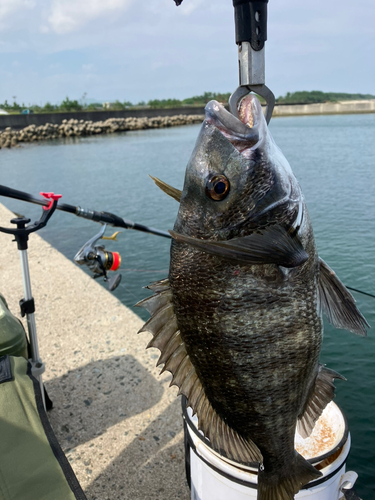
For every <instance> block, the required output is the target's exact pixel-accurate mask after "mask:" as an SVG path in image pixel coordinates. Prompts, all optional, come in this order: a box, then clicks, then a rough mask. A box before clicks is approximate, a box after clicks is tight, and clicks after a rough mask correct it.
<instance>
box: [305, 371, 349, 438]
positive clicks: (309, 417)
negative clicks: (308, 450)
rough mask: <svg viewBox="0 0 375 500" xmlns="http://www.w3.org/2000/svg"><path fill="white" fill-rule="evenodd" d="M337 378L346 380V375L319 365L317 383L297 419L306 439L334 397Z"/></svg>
mask: <svg viewBox="0 0 375 500" xmlns="http://www.w3.org/2000/svg"><path fill="white" fill-rule="evenodd" d="M335 378H337V379H340V380H346V379H345V377H343V376H342V375H340V374H339V373H337V372H335V371H334V370H330V369H329V368H327V367H326V366H324V365H319V371H318V375H317V376H316V379H315V384H314V385H313V387H312V391H311V392H310V395H309V397H308V399H307V401H306V404H305V407H304V409H303V412H302V414H301V415H300V416H299V417H298V420H297V430H298V433H299V435H300V436H301V437H303V438H304V439H306V438H307V437H309V436H310V434H311V433H312V431H313V429H314V426H315V423H316V422H317V420H318V419H319V417H320V415H321V414H322V413H323V410H324V408H325V407H326V406H327V404H328V403H330V402H331V401H332V399H333V398H334V396H335V386H334V384H333V381H334V379H335Z"/></svg>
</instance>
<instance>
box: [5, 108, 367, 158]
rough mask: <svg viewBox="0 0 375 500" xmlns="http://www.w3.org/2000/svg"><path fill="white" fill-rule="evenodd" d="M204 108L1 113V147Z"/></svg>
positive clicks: (163, 121)
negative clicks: (27, 113) (23, 113)
mask: <svg viewBox="0 0 375 500" xmlns="http://www.w3.org/2000/svg"><path fill="white" fill-rule="evenodd" d="M358 113H375V99H369V100H362V101H343V102H336V103H318V104H294V105H277V106H275V108H274V111H273V116H274V117H277V116H302V115H332V114H358ZM203 118H204V108H203V107H202V108H200V107H194V106H187V107H184V108H170V109H151V108H144V109H132V110H130V109H129V110H123V111H92V112H78V113H49V114H30V115H0V149H1V148H10V147H14V146H17V144H18V143H21V142H39V141H44V140H48V139H57V138H60V137H82V136H87V135H94V134H103V133H106V134H109V133H113V132H122V131H126V130H142V129H148V128H163V127H173V126H178V125H190V124H193V123H200V122H201V121H202V120H203Z"/></svg>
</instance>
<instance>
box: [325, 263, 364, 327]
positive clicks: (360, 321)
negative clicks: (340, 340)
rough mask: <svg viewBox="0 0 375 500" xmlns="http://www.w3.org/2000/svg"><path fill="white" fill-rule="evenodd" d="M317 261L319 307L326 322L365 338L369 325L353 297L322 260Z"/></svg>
mask: <svg viewBox="0 0 375 500" xmlns="http://www.w3.org/2000/svg"><path fill="white" fill-rule="evenodd" d="M319 260H320V275H319V286H318V297H319V305H320V308H321V309H323V310H324V312H325V313H326V315H327V318H328V321H329V322H330V323H331V324H332V325H333V326H335V327H336V328H342V329H343V330H349V331H350V332H353V333H356V334H357V335H362V336H366V335H367V331H366V326H367V327H369V324H368V323H367V321H366V320H365V318H364V317H363V316H362V314H361V313H360V312H359V310H358V308H357V306H356V305H355V300H354V297H353V296H352V294H351V293H350V292H349V291H348V289H347V288H346V287H345V285H344V284H343V283H341V281H340V280H339V279H338V277H337V276H336V274H335V272H334V271H332V269H331V268H330V267H329V266H328V265H327V264H326V263H325V262H324V260H322V259H319Z"/></svg>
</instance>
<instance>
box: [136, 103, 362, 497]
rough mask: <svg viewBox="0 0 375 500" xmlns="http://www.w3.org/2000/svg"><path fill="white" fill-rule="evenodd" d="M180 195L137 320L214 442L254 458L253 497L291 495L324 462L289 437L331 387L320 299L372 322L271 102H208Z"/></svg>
mask: <svg viewBox="0 0 375 500" xmlns="http://www.w3.org/2000/svg"><path fill="white" fill-rule="evenodd" d="M153 180H154V181H155V182H156V184H157V185H158V186H159V187H160V188H161V189H163V191H165V192H166V193H167V194H168V195H170V196H172V197H173V198H174V199H175V200H177V201H178V202H179V210H178V214H177V218H176V222H175V224H174V228H173V230H171V231H170V234H171V236H172V242H171V250H170V268H169V275H168V278H166V279H163V280H160V281H158V282H156V283H153V284H151V285H149V286H148V288H149V289H150V290H151V291H152V292H154V294H153V295H152V296H150V297H148V298H146V299H144V300H142V301H141V302H139V303H138V304H137V305H139V306H141V307H144V308H145V309H146V310H147V311H148V312H149V313H150V315H151V317H150V319H149V320H148V321H147V322H146V324H145V325H144V326H143V328H142V329H141V330H140V332H146V331H147V332H150V333H152V335H153V338H152V339H151V341H150V342H149V344H148V346H147V347H156V348H158V349H159V350H160V351H161V355H160V357H159V360H158V363H157V365H163V368H162V372H164V371H166V370H167V371H169V372H170V373H171V374H172V381H171V385H176V386H177V387H178V388H179V395H181V394H182V395H185V396H186V398H187V404H188V406H190V407H191V408H192V410H193V413H194V414H196V415H197V417H198V428H199V430H201V431H202V433H203V434H204V436H205V437H206V438H207V439H209V440H210V442H211V445H212V447H213V449H214V450H216V451H217V452H218V453H220V454H221V455H222V456H224V457H226V458H228V459H230V460H233V461H235V462H237V463H239V464H244V465H250V464H254V463H256V464H257V465H258V493H257V495H258V497H257V498H258V500H291V499H293V498H294V495H295V494H297V493H298V491H299V490H300V489H301V487H302V486H303V485H305V484H307V483H308V482H310V481H312V480H314V479H317V478H318V477H320V476H321V472H319V471H318V470H317V469H316V468H314V467H313V466H312V465H311V464H310V463H309V462H308V461H306V460H305V459H304V458H303V457H302V456H301V455H300V454H298V453H297V451H296V450H295V447H294V437H295V432H296V428H297V429H298V432H299V433H300V434H301V436H302V437H304V438H306V437H307V436H309V435H310V434H311V432H312V430H313V428H314V425H315V423H316V421H317V420H318V418H319V417H320V415H321V414H322V412H323V410H324V408H325V407H326V405H327V404H328V403H329V402H330V401H331V400H332V398H333V397H334V390H335V386H334V381H335V379H344V377H342V376H341V375H340V374H338V373H337V372H335V371H333V370H331V369H329V368H327V367H326V366H324V365H321V364H320V363H319V354H320V350H321V345H322V336H323V324H322V311H323V310H324V311H325V313H326V315H327V317H328V319H329V321H330V322H331V323H332V324H333V325H335V326H336V327H338V328H343V329H347V330H350V331H352V332H354V333H356V334H358V335H362V336H365V335H366V327H368V324H367V322H366V320H365V318H364V317H363V316H362V314H361V313H360V312H359V310H358V309H357V306H356V304H355V300H354V298H353V297H352V295H351V294H350V292H349V291H348V290H347V289H346V287H345V286H344V285H343V284H342V282H341V281H340V280H339V279H338V277H337V276H336V274H335V273H334V272H333V271H332V270H331V269H330V267H329V266H328V265H327V264H326V263H325V262H324V261H323V260H322V259H321V258H320V257H319V255H318V252H317V248H316V244H315V240H314V234H313V229H312V225H311V221H310V217H309V214H308V210H307V207H306V203H305V200H304V196H303V194H302V190H301V187H300V185H299V183H298V181H297V179H296V177H295V175H294V174H293V171H292V169H291V167H290V165H289V163H288V161H287V160H286V158H285V156H284V155H283V153H282V152H281V150H280V149H279V148H278V146H277V145H276V143H275V142H274V140H273V138H272V136H271V134H270V131H269V129H268V127H267V124H266V121H265V118H264V115H263V112H262V107H261V105H260V103H259V101H258V99H257V98H256V97H255V96H254V95H253V94H251V95H249V96H247V97H245V98H244V99H243V100H242V102H241V105H240V108H239V118H237V117H234V116H233V115H232V114H231V113H229V112H228V111H227V110H226V109H225V108H224V107H223V106H222V105H221V104H220V103H218V102H217V101H210V102H209V103H208V104H207V106H206V108H205V120H204V122H203V124H202V127H201V130H200V133H199V136H198V138H197V141H196V144H195V147H194V150H193V153H192V155H191V158H190V160H189V162H188V165H187V167H186V174H185V181H184V187H183V190H182V191H180V190H178V189H176V188H172V187H171V186H169V185H168V184H167V183H165V182H163V181H160V180H159V179H156V178H153Z"/></svg>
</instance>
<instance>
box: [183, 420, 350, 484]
mask: <svg viewBox="0 0 375 500" xmlns="http://www.w3.org/2000/svg"><path fill="white" fill-rule="evenodd" d="M185 422H186V420H185ZM186 432H187V435H188V438H187V439H188V443H189V447H190V449H191V450H192V451H193V453H194V454H195V455H196V456H197V458H198V459H199V460H201V461H202V462H203V463H204V464H205V465H206V466H207V467H209V468H210V469H212V470H213V471H214V472H216V474H219V475H220V476H222V477H225V478H226V479H228V480H229V481H231V482H234V483H236V484H239V485H241V486H244V487H246V488H251V489H254V490H255V489H258V483H253V482H250V481H245V480H243V479H240V478H238V477H235V476H232V475H231V474H229V473H228V472H225V471H224V470H222V469H219V468H218V467H216V465H214V464H212V463H211V462H209V461H208V460H207V459H206V458H204V457H203V456H202V455H201V454H200V453H199V452H198V451H197V447H196V445H195V443H194V441H193V439H192V437H191V435H190V433H189V431H188V429H187V424H186ZM346 444H347V443H345V444H344V446H343V449H344V447H345V446H346ZM349 451H350V442H349ZM349 451H348V453H347V454H346V457H345V458H344V460H342V462H340V463H339V465H338V467H336V468H335V469H334V470H332V471H331V472H330V473H329V474H327V475H326V476H323V477H321V478H319V479H316V480H315V481H311V482H309V483H307V484H305V485H304V486H302V487H301V489H300V491H302V490H310V489H311V488H315V487H317V486H319V485H321V484H324V483H325V482H327V481H329V480H330V479H332V478H333V477H334V476H336V475H337V473H338V472H339V471H340V470H342V468H343V467H344V466H345V464H346V462H347V459H348V456H349ZM249 473H250V471H249Z"/></svg>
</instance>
